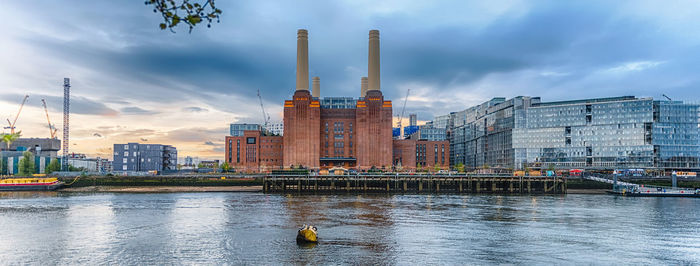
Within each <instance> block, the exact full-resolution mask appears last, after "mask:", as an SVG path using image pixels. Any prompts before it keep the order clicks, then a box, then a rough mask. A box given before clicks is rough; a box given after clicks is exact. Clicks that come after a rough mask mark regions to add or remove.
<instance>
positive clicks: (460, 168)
mask: <svg viewBox="0 0 700 266" xmlns="http://www.w3.org/2000/svg"><path fill="white" fill-rule="evenodd" d="M455 168H456V169H457V172H460V173H464V164H463V163H458V164H457V165H456V166H455Z"/></svg>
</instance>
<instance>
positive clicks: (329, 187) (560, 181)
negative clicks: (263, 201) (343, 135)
mask: <svg viewBox="0 0 700 266" xmlns="http://www.w3.org/2000/svg"><path fill="white" fill-rule="evenodd" d="M337 184H342V185H340V186H338V185H337ZM263 191H264V192H265V193H285V192H289V191H294V192H297V193H331V194H335V193H373V192H374V193H485V194H564V193H566V179H564V178H561V177H556V178H555V177H543V176H533V177H518V176H498V175H460V176H454V175H452V176H447V175H434V176H429V175H325V176H309V175H277V176H272V175H268V176H265V177H264V178H263Z"/></svg>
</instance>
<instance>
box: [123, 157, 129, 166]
mask: <svg viewBox="0 0 700 266" xmlns="http://www.w3.org/2000/svg"><path fill="white" fill-rule="evenodd" d="M128 162H129V159H127V158H124V159H122V163H128ZM125 167H126V166H125Z"/></svg>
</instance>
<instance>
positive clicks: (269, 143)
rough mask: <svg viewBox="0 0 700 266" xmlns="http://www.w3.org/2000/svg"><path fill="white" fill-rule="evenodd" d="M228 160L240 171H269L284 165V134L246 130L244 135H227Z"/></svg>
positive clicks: (230, 164) (232, 166)
mask: <svg viewBox="0 0 700 266" xmlns="http://www.w3.org/2000/svg"><path fill="white" fill-rule="evenodd" d="M225 146H226V149H225V153H226V156H225V157H226V162H228V164H229V166H230V167H231V168H234V169H236V171H239V172H267V171H270V170H272V169H280V168H282V166H283V164H282V163H283V160H282V156H283V154H282V150H283V139H282V136H265V135H263V134H262V132H261V131H258V130H246V131H244V134H243V136H238V137H234V136H227V137H226V145H225Z"/></svg>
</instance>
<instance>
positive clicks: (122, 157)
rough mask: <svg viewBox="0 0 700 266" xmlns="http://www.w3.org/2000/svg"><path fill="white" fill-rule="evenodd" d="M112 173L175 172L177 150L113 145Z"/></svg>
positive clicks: (142, 145) (129, 144)
mask: <svg viewBox="0 0 700 266" xmlns="http://www.w3.org/2000/svg"><path fill="white" fill-rule="evenodd" d="M112 168H113V170H114V171H135V172H142V171H159V172H160V171H169V170H177V149H176V148H175V147H173V146H170V145H161V144H139V143H127V144H114V160H113V162H112Z"/></svg>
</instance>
